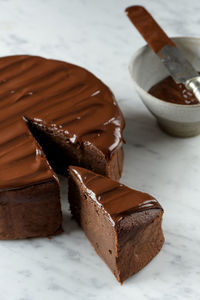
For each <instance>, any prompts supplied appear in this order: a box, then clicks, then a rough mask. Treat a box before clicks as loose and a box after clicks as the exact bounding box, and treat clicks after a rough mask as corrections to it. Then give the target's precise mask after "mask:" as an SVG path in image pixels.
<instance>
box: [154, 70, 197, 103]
mask: <svg viewBox="0 0 200 300" xmlns="http://www.w3.org/2000/svg"><path fill="white" fill-rule="evenodd" d="M149 93H150V94H151V95H153V96H154V97H156V98H159V99H161V100H163V101H166V102H171V103H176V104H186V105H191V104H198V103H199V102H198V100H197V99H196V97H195V96H194V94H193V93H192V92H190V91H188V90H187V89H186V87H185V85H184V84H182V83H180V84H177V83H176V82H175V81H174V80H173V79H172V77H171V76H168V77H167V78H165V79H163V80H161V81H160V82H158V83H157V84H155V85H154V86H152V87H151V88H150V90H149Z"/></svg>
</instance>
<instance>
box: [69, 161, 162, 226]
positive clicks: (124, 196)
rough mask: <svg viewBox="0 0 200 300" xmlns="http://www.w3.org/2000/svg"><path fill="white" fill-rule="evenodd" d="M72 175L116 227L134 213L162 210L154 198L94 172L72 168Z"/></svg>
mask: <svg viewBox="0 0 200 300" xmlns="http://www.w3.org/2000/svg"><path fill="white" fill-rule="evenodd" d="M70 173H73V174H75V176H76V177H78V179H79V181H80V182H81V183H82V184H83V185H84V188H85V189H86V191H87V193H88V194H89V195H90V197H91V198H92V199H93V200H94V201H95V202H96V204H97V205H98V206H100V207H101V208H103V209H104V211H105V213H107V214H108V215H109V217H110V221H111V222H112V224H113V225H114V226H115V225H116V224H117V222H118V221H119V220H121V219H122V218H123V217H125V216H127V215H130V214H132V213H137V212H141V211H146V210H149V209H157V208H158V209H161V206H160V204H159V203H158V201H157V200H156V199H154V198H153V197H152V196H150V195H148V194H146V193H142V192H139V191H136V190H133V189H130V188H128V187H127V186H125V185H123V184H120V183H119V182H117V181H113V180H112V179H109V178H107V177H104V176H101V175H98V174H96V173H94V172H92V171H89V170H86V169H83V168H80V167H74V166H70Z"/></svg>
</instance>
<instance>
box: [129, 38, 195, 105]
mask: <svg viewBox="0 0 200 300" xmlns="http://www.w3.org/2000/svg"><path fill="white" fill-rule="evenodd" d="M170 38H171V39H172V40H174V41H176V40H193V41H196V42H197V41H198V42H199V44H200V37H191V36H173V37H170ZM147 48H149V49H150V47H149V46H148V44H146V45H144V46H142V47H140V48H139V49H138V50H137V51H136V52H134V54H133V55H132V56H131V60H130V62H129V66H128V69H129V73H130V75H131V78H132V81H133V83H134V85H135V87H136V89H138V90H140V91H141V92H142V93H144V94H145V95H146V96H147V97H150V99H151V100H153V101H154V102H157V103H160V104H162V105H165V106H171V107H172V106H173V107H179V108H184V109H188V108H194V107H196V108H197V107H200V103H199V104H190V105H188V104H177V103H171V102H167V101H163V100H162V99H160V98H157V97H154V96H153V95H151V94H150V93H148V92H147V91H145V90H144V89H143V88H142V87H141V86H140V85H139V84H138V82H137V81H136V80H135V78H134V76H133V72H132V67H133V65H134V62H135V60H136V59H137V58H138V57H139V56H140V55H141V53H142V52H143V51H144V50H145V49H147Z"/></svg>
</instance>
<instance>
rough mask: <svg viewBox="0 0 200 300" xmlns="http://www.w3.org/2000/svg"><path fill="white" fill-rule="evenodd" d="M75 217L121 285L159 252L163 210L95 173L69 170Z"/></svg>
mask: <svg viewBox="0 0 200 300" xmlns="http://www.w3.org/2000/svg"><path fill="white" fill-rule="evenodd" d="M69 202H70V209H71V212H72V215H73V216H74V217H75V219H76V220H77V222H78V223H79V224H80V226H81V227H82V229H83V230H84V232H85V234H86V236H87V237H88V239H89V241H90V242H91V244H92V246H93V247H94V249H95V250H96V252H97V254H98V255H99V256H100V257H101V258H102V259H103V260H104V262H105V263H106V264H107V265H108V267H109V268H110V269H111V271H112V272H113V274H114V275H115V277H116V278H117V280H118V281H119V282H121V283H122V282H123V281H124V280H126V279H127V278H128V277H130V276H131V275H133V274H135V273H137V272H138V271H139V270H141V269H142V268H143V267H144V266H145V265H146V264H148V263H149V262H150V261H151V260H152V258H153V257H154V256H155V255H156V254H157V253H158V252H159V251H160V249H161V247H162V245H163V243H164V236H163V232H162V228H161V222H162V215H163V209H162V207H161V206H160V204H159V203H158V201H157V200H156V199H154V198H153V197H152V196H150V195H148V194H146V193H142V192H139V191H136V190H133V189H130V188H128V187H126V186H125V185H123V184H120V183H119V182H116V181H113V180H111V179H109V178H107V177H104V176H102V175H98V174H96V173H94V172H92V171H89V170H86V169H83V168H80V167H74V166H70V167H69Z"/></svg>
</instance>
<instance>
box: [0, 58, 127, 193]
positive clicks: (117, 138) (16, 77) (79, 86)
mask: <svg viewBox="0 0 200 300" xmlns="http://www.w3.org/2000/svg"><path fill="white" fill-rule="evenodd" d="M27 120H28V121H30V122H32V123H33V124H37V125H39V126H42V127H44V128H46V129H49V130H51V132H52V131H53V132H54V134H59V135H63V136H64V137H65V138H66V140H68V141H70V142H71V143H79V144H81V143H91V144H93V145H94V146H96V147H97V148H98V149H99V150H100V151H102V152H103V153H104V154H105V155H107V156H111V155H112V154H113V153H114V152H115V150H117V149H118V148H119V146H120V145H121V143H122V135H121V131H122V129H123V127H124V121H123V117H122V114H121V112H120V110H119V108H118V106H117V103H116V101H115V99H114V96H113V94H112V93H111V91H110V90H109V88H108V87H107V86H105V85H104V84H103V83H102V82H101V81H100V80H99V79H97V78H96V77H95V76H94V75H92V74H91V73H90V72H88V71H87V70H85V69H83V68H80V67H78V66H75V65H71V64H68V63H65V62H61V61H55V60H49V59H44V58H41V57H35V56H10V57H3V58H0V189H1V190H3V189H13V188H20V187H23V186H26V185H28V184H33V183H37V182H41V181H46V180H48V179H49V178H51V177H52V176H55V175H54V172H53V170H52V169H51V168H50V166H49V164H48V162H47V161H46V158H45V157H44V155H43V153H42V151H41V148H40V146H39V145H38V144H37V142H36V141H35V139H34V138H33V136H32V135H31V133H30V131H29V128H28V126H27V122H26V121H27Z"/></svg>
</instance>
